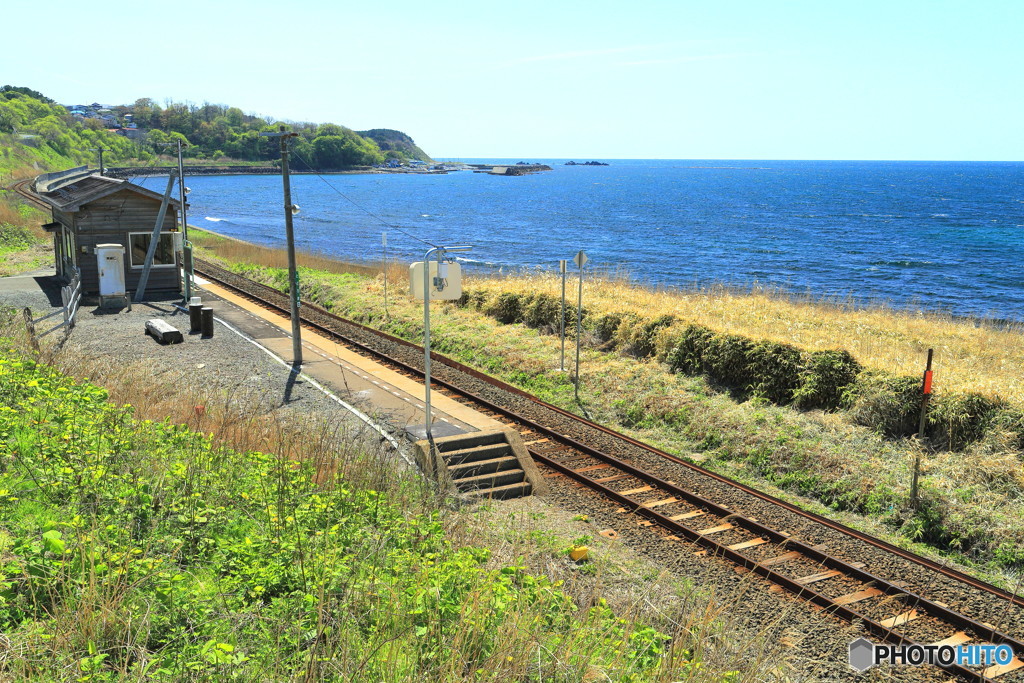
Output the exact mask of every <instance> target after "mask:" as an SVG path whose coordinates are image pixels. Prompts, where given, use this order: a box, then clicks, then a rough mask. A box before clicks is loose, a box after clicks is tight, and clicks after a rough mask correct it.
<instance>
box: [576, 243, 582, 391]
mask: <svg viewBox="0 0 1024 683" xmlns="http://www.w3.org/2000/svg"><path fill="white" fill-rule="evenodd" d="M582 331H583V264H582V263H580V291H579V297H578V298H577V299H576V401H577V402H578V401H579V400H580V336H581V333H582Z"/></svg>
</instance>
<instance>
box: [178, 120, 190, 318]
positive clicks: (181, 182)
mask: <svg viewBox="0 0 1024 683" xmlns="http://www.w3.org/2000/svg"><path fill="white" fill-rule="evenodd" d="M177 142H178V197H179V198H180V199H181V248H182V250H185V249H188V250H189V251H190V252H191V249H192V245H191V244H190V243H189V241H188V219H187V218H186V217H185V171H184V167H183V165H182V161H181V140H178V141H177ZM184 265H185V301H188V300H189V299H191V298H192V258H191V254H190V255H189V258H187V259H185V264H184Z"/></svg>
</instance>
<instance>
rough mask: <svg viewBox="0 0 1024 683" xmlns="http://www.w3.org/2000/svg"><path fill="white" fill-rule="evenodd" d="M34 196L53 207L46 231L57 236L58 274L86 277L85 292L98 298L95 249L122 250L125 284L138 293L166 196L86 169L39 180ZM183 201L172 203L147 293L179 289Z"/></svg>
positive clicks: (42, 177)
mask: <svg viewBox="0 0 1024 683" xmlns="http://www.w3.org/2000/svg"><path fill="white" fill-rule="evenodd" d="M34 190H35V194H36V195H37V196H38V197H39V198H40V199H42V200H43V201H44V202H46V203H47V204H49V205H50V207H51V210H52V212H53V221H52V222H50V223H47V224H46V225H44V226H43V228H44V229H45V230H46V231H47V232H50V233H52V234H53V247H54V255H55V257H54V258H55V261H56V266H57V275H58V276H59V277H61V278H63V279H65V280H68V279H70V278H71V276H72V274H73V273H74V269H78V271H79V272H80V273H81V277H82V294H83V295H84V296H85V297H89V298H95V297H98V296H99V294H100V266H99V263H98V260H97V253H96V247H97V245H109V244H114V245H120V246H121V247H123V248H124V262H123V269H124V273H123V274H124V285H125V287H126V289H127V291H129V292H134V291H135V290H136V289H137V288H138V285H139V277H140V276H141V275H142V269H143V265H144V263H145V259H146V253H147V251H148V250H149V243H150V241H151V239H152V235H153V228H154V227H155V226H156V220H157V217H158V216H159V213H160V204H161V202H162V201H163V196H162V195H160V194H158V193H156V192H153V191H152V190H147V189H146V188H144V187H140V186H139V185H134V184H132V183H130V182H128V181H126V180H118V179H115V178H107V177H104V176H101V175H99V171H98V170H91V171H90V170H88V169H87V168H86V167H84V166H82V167H80V168H74V169H71V170H69V171H61V172H58V173H46V174H43V175H41V176H38V177H37V178H36V180H35V185H34ZM179 208H180V202H179V201H178V200H176V199H173V198H171V199H169V200H168V204H167V209H166V213H165V214H164V220H163V223H162V224H161V226H160V237H159V241H158V243H157V248H156V251H155V253H154V257H153V264H152V267H151V268H150V273H149V281H148V283H147V285H146V292H147V293H154V294H155V293H170V292H178V291H181V253H180V252H181V233H180V232H179V225H178V209H179Z"/></svg>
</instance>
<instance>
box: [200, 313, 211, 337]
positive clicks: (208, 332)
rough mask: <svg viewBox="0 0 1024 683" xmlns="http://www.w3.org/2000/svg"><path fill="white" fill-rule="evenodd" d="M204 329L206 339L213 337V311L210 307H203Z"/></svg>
mask: <svg viewBox="0 0 1024 683" xmlns="http://www.w3.org/2000/svg"><path fill="white" fill-rule="evenodd" d="M202 317H203V321H202V328H203V336H204V337H212V336H213V309H212V308H210V307H209V306H203V308H202Z"/></svg>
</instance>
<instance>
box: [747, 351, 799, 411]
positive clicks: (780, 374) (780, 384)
mask: <svg viewBox="0 0 1024 683" xmlns="http://www.w3.org/2000/svg"><path fill="white" fill-rule="evenodd" d="M747 368H748V371H747V372H748V381H749V384H748V386H747V387H742V388H749V389H750V391H752V392H754V394H756V395H758V396H763V397H764V398H766V399H768V400H769V401H771V402H772V403H777V404H779V405H785V404H787V403H790V402H791V401H792V400H793V394H794V393H795V392H796V390H797V388H798V387H799V386H800V375H801V370H802V369H803V368H802V363H801V354H800V350H799V349H797V348H796V347H793V346H789V345H788V344H779V343H777V342H770V341H762V342H759V343H757V344H755V345H754V346H753V347H752V348H751V349H750V350H749V351H748V352H747Z"/></svg>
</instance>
